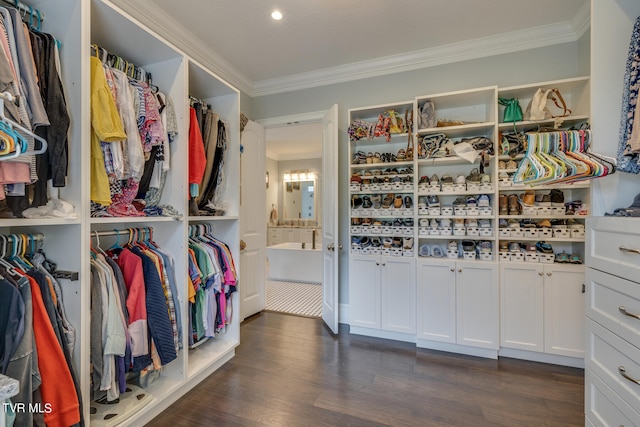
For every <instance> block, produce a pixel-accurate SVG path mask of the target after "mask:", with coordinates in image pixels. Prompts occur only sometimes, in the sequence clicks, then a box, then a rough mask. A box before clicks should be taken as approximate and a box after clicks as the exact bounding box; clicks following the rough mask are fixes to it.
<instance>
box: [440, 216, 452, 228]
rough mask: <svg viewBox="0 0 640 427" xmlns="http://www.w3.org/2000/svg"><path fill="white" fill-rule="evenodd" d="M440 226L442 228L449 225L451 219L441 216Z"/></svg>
mask: <svg viewBox="0 0 640 427" xmlns="http://www.w3.org/2000/svg"><path fill="white" fill-rule="evenodd" d="M440 227H442V228H448V227H451V220H450V219H449V218H442V219H441V220H440Z"/></svg>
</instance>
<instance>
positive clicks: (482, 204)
mask: <svg viewBox="0 0 640 427" xmlns="http://www.w3.org/2000/svg"><path fill="white" fill-rule="evenodd" d="M478 207H479V208H488V207H491V200H490V199H489V195H487V194H481V195H480V196H478Z"/></svg>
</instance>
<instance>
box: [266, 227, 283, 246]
mask: <svg viewBox="0 0 640 427" xmlns="http://www.w3.org/2000/svg"><path fill="white" fill-rule="evenodd" d="M267 241H268V242H267V244H268V246H273V245H277V244H278V243H282V230H281V229H279V228H270V229H269V232H268V235H267Z"/></svg>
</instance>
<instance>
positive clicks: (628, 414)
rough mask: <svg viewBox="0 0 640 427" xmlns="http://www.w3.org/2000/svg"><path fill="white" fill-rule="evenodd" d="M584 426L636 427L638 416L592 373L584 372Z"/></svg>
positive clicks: (639, 416)
mask: <svg viewBox="0 0 640 427" xmlns="http://www.w3.org/2000/svg"><path fill="white" fill-rule="evenodd" d="M584 412H585V415H586V421H585V423H586V424H585V425H587V426H597V427H610V426H613V427H617V426H624V427H631V426H637V425H638V424H637V422H638V420H640V414H638V413H637V412H636V411H634V410H633V409H632V408H631V407H630V406H629V405H627V404H626V403H625V402H623V401H622V400H621V399H620V398H619V397H618V396H616V394H615V393H614V392H613V391H612V390H611V389H610V388H609V387H608V386H607V385H606V384H605V383H604V382H603V381H602V380H601V379H600V378H599V377H598V376H597V375H595V374H594V373H593V372H592V371H590V370H588V369H587V371H586V372H585V407H584Z"/></svg>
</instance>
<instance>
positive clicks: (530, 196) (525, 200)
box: [520, 190, 536, 206]
mask: <svg viewBox="0 0 640 427" xmlns="http://www.w3.org/2000/svg"><path fill="white" fill-rule="evenodd" d="M520 199H521V201H522V204H523V205H524V206H535V204H536V193H535V191H533V190H527V191H525V192H524V193H523V194H520Z"/></svg>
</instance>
